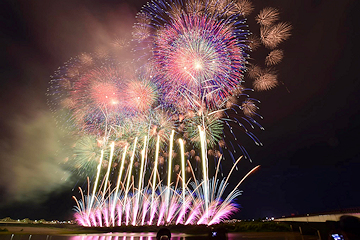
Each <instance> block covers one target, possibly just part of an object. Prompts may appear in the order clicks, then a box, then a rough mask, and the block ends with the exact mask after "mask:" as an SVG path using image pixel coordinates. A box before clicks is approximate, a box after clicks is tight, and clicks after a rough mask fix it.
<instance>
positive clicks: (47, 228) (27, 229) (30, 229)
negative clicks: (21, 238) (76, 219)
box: [0, 222, 291, 235]
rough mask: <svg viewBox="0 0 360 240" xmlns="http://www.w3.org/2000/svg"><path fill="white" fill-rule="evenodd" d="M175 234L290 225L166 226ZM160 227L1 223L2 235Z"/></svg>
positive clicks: (154, 228)
mask: <svg viewBox="0 0 360 240" xmlns="http://www.w3.org/2000/svg"><path fill="white" fill-rule="evenodd" d="M166 227H167V228H169V229H170V231H171V232H173V233H186V234H198V233H204V234H207V233H208V232H210V231H212V230H213V229H220V228H221V229H224V230H225V231H226V232H290V231H291V228H290V226H289V225H288V224H284V223H278V222H236V223H222V224H218V225H213V226H210V227H208V226H206V225H170V226H166ZM160 228H161V227H158V226H119V227H109V228H104V227H81V226H78V225H75V224H27V223H0V234H41V235H63V234H92V233H110V232H134V233H136V232H138V233H139V232H157V231H158V230H159V229H160Z"/></svg>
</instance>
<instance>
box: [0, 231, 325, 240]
mask: <svg viewBox="0 0 360 240" xmlns="http://www.w3.org/2000/svg"><path fill="white" fill-rule="evenodd" d="M205 239H211V238H209V237H207V236H206V235H197V236H194V235H187V234H184V233H173V234H172V235H171V240H205ZM236 239H240V240H247V239H251V240H315V239H316V240H317V239H318V238H317V237H316V236H302V235H300V234H299V233H292V232H287V233H229V234H227V240H236ZM0 240H156V233H107V234H83V235H76V236H72V235H37V234H36V235H29V234H5V235H0Z"/></svg>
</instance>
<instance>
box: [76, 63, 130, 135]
mask: <svg viewBox="0 0 360 240" xmlns="http://www.w3.org/2000/svg"><path fill="white" fill-rule="evenodd" d="M126 89H127V82H126V80H124V77H123V74H122V73H121V72H120V71H119V70H118V69H117V68H110V67H107V68H105V67H104V68H96V69H94V70H92V71H90V72H89V73H87V74H85V75H83V76H81V77H80V78H79V79H78V81H77V82H75V83H74V87H73V90H72V92H71V94H70V96H69V98H70V99H71V101H72V103H73V104H72V107H73V108H72V110H73V113H74V114H75V117H74V119H76V120H77V122H78V124H79V125H80V126H82V127H83V129H84V130H86V131H88V132H94V131H95V132H96V133H97V132H98V130H100V129H104V128H106V126H109V125H111V124H116V123H117V122H118V120H119V118H120V116H121V114H123V113H124V109H125V108H126V106H127V104H126V102H125V101H124V100H125V99H126V96H127V93H126Z"/></svg>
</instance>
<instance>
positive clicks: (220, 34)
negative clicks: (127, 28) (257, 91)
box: [138, 1, 249, 110]
mask: <svg viewBox="0 0 360 240" xmlns="http://www.w3.org/2000/svg"><path fill="white" fill-rule="evenodd" d="M152 5H158V7H151V8H150V7H149V8H148V7H145V8H144V9H143V10H142V11H141V14H142V15H144V14H146V16H151V21H150V22H147V23H138V25H140V26H142V27H146V26H150V28H151V29H152V32H151V34H150V36H149V37H148V38H147V41H150V42H151V47H152V48H151V53H152V57H151V59H150V60H151V61H152V64H153V65H154V67H155V68H156V69H161V71H159V72H157V73H156V75H155V76H154V79H155V81H156V83H157V85H158V86H160V94H161V96H162V102H166V104H170V105H173V106H175V107H176V108H178V109H183V108H187V109H189V108H190V109H194V110H198V109H199V108H201V107H204V106H205V107H207V108H211V109H217V108H219V107H221V106H222V105H223V104H224V102H225V101H226V98H227V97H228V96H230V95H231V92H232V90H233V89H234V88H236V86H237V85H239V84H240V83H241V82H242V78H243V74H244V70H245V68H246V67H245V64H246V58H247V56H248V55H247V53H246V51H247V50H248V49H249V47H248V46H247V45H246V44H245V41H246V35H247V34H248V30H244V29H243V28H244V26H243V25H244V21H239V19H240V18H239V15H236V14H235V15H228V14H223V13H221V14H220V11H215V12H213V11H211V9H210V8H211V6H212V5H211V4H210V3H209V4H204V5H202V8H201V9H198V8H197V7H196V6H197V5H196V6H195V7H194V8H195V9H196V11H194V10H193V9H192V8H191V9H190V10H189V8H188V7H187V5H186V3H185V2H182V1H180V2H179V3H177V4H175V5H173V6H171V7H169V8H167V7H164V6H166V5H164V3H163V2H161V1H153V3H152ZM169 6H170V5H169ZM233 8H235V5H234V4H233V3H230V2H229V3H228V4H227V7H226V8H225V9H224V11H230V9H233ZM197 10H199V11H197ZM221 12H223V11H221Z"/></svg>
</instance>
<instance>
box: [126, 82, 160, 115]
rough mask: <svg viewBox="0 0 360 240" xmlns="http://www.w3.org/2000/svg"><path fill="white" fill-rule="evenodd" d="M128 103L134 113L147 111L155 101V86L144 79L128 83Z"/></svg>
mask: <svg viewBox="0 0 360 240" xmlns="http://www.w3.org/2000/svg"><path fill="white" fill-rule="evenodd" d="M127 94H128V99H127V100H128V101H127V102H128V103H129V106H130V107H131V108H133V109H134V110H135V111H148V110H149V109H150V108H151V107H152V106H153V104H154V103H155V101H156V98H157V91H156V86H155V84H153V83H152V82H150V81H149V80H146V79H139V80H134V81H131V82H129V84H128V89H127Z"/></svg>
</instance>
